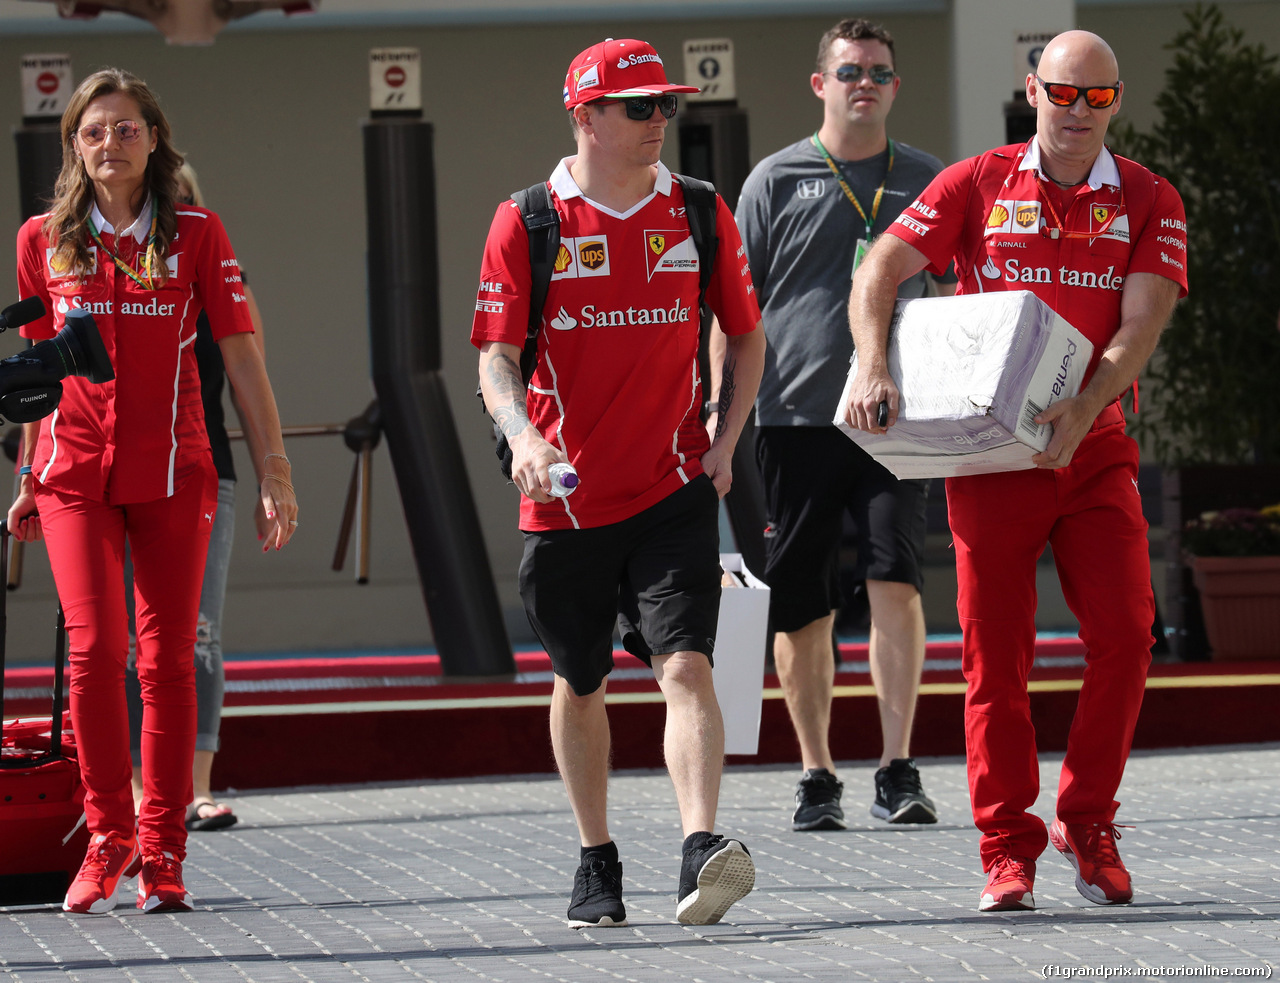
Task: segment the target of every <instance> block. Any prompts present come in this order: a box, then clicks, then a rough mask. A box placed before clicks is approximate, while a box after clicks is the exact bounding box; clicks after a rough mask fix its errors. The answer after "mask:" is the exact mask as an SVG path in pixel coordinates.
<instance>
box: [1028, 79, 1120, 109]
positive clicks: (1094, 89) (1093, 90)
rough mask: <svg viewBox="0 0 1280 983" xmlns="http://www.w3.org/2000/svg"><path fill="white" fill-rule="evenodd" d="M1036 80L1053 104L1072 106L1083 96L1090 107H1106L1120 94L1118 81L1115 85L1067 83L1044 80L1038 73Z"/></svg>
mask: <svg viewBox="0 0 1280 983" xmlns="http://www.w3.org/2000/svg"><path fill="white" fill-rule="evenodd" d="M1036 81H1037V82H1039V83H1040V87H1041V88H1042V89H1044V94H1045V97H1046V98H1047V99H1048V100H1049V101H1050V102H1051V103H1053V104H1054V105H1055V106H1074V105H1075V104H1076V100H1077V99H1079V98H1080V97H1081V96H1084V101H1085V104H1086V105H1087V106H1088V107H1089V108H1090V109H1106V108H1107V107H1108V106H1110V105H1112V103H1114V102H1115V101H1116V99H1117V98H1118V97H1119V95H1120V83H1118V82H1117V83H1116V84H1115V85H1090V86H1082V85H1067V83H1066V82H1046V81H1045V80H1044V79H1042V78H1041V77H1040V76H1039V75H1037V76H1036Z"/></svg>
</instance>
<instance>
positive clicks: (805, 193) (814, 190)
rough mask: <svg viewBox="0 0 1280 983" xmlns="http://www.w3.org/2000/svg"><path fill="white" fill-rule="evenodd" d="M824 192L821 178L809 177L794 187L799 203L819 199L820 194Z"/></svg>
mask: <svg viewBox="0 0 1280 983" xmlns="http://www.w3.org/2000/svg"><path fill="white" fill-rule="evenodd" d="M824 190H825V188H824V186H823V184H822V178H817V177H811V178H805V179H804V180H803V181H801V182H800V183H799V184H797V185H796V197H797V198H799V199H800V200H801V201H807V200H810V199H813V198H821V197H822V192H823V191H824Z"/></svg>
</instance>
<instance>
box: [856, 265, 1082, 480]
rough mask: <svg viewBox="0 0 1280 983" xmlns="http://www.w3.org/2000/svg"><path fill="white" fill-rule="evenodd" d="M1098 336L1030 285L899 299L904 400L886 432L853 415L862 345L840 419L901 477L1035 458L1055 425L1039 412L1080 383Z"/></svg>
mask: <svg viewBox="0 0 1280 983" xmlns="http://www.w3.org/2000/svg"><path fill="white" fill-rule="evenodd" d="M1092 356H1093V345H1092V343H1091V342H1090V341H1089V340H1088V339H1087V338H1086V337H1085V336H1084V335H1082V334H1081V333H1080V332H1079V331H1077V330H1076V329H1075V328H1073V327H1072V326H1071V325H1070V324H1068V323H1067V322H1066V321H1065V320H1063V319H1062V318H1061V317H1060V316H1059V315H1058V314H1056V313H1055V312H1054V311H1053V309H1052V308H1050V307H1049V306H1048V305H1047V304H1045V303H1044V302H1043V301H1041V300H1040V299H1039V298H1037V297H1036V296H1035V295H1034V294H1032V293H1031V292H1029V291H1026V290H1011V291H999V292H995V293H986V294H973V295H970V296H966V297H929V298H924V299H922V300H909V301H899V302H898V306H897V309H896V310H895V312H894V316H893V322H892V323H891V325H890V328H889V374H890V375H891V376H893V380H894V382H896V383H897V385H898V390H899V392H900V393H901V394H902V402H901V405H900V407H899V410H898V422H897V423H896V424H895V425H894V426H893V427H891V428H890V429H889V432H888V433H886V434H871V433H866V432H865V431H862V430H855V429H853V427H851V426H850V425H849V420H848V416H847V407H848V403H849V391H850V389H851V388H852V386H853V378H854V375H855V374H856V372H857V370H858V356H857V353H856V352H855V353H854V356H853V359H852V360H851V368H850V370H849V378H848V380H847V381H846V383H845V387H844V392H843V393H842V394H841V396H840V404H839V405H838V406H837V407H836V415H835V420H834V421H833V422H834V423H835V424H836V426H838V427H839V428H840V429H841V430H843V431H844V432H845V433H846V434H848V435H849V437H850V438H851V439H852V440H853V441H854V442H855V443H856V444H858V445H859V446H861V447H862V448H863V449H864V450H866V451H867V452H868V453H869V454H870V455H871V456H872V457H874V458H875V459H876V460H877V461H879V462H880V463H881V464H883V465H884V466H885V467H886V468H888V469H889V470H890V471H892V472H893V473H894V474H895V475H897V476H898V477H899V478H942V477H949V476H952V475H960V474H986V473H988V472H992V471H1019V470H1023V469H1025V468H1032V467H1035V465H1034V464H1032V463H1031V457H1032V455H1034V454H1036V453H1038V452H1039V451H1042V450H1044V449H1045V447H1047V446H1048V444H1049V439H1050V437H1051V436H1052V433H1053V428H1052V427H1050V426H1048V425H1040V424H1036V423H1035V422H1034V417H1035V416H1036V414H1038V413H1039V412H1040V411H1041V410H1043V409H1044V408H1045V407H1047V406H1049V404H1051V403H1054V402H1056V401H1057V400H1059V399H1064V398H1066V397H1069V396H1074V395H1076V394H1077V393H1078V392H1079V391H1080V382H1081V380H1082V379H1083V377H1084V371H1085V368H1086V367H1087V366H1088V364H1089V360H1090V358H1092Z"/></svg>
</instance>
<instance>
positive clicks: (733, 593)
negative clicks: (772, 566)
mask: <svg viewBox="0 0 1280 983" xmlns="http://www.w3.org/2000/svg"><path fill="white" fill-rule="evenodd" d="M720 566H721V568H722V569H723V570H724V571H725V572H726V573H727V574H729V575H730V576H731V577H732V578H733V580H734V582H735V586H732V587H724V588H723V589H722V590H721V591H720V620H719V622H718V623H717V625H716V651H715V660H714V661H715V666H714V668H713V669H712V671H711V673H712V679H713V681H714V683H715V688H716V700H717V701H718V702H719V704H720V715H721V716H722V717H724V753H725V754H755V753H756V752H757V751H758V750H759V747H760V707H761V703H762V701H763V699H764V645H765V633H766V632H767V631H768V623H769V587H768V585H767V584H765V583H764V582H763V581H761V580H757V579H756V577H755V576H754V575H753V574H752V573H751V571H750V570H748V569H747V568H746V567H745V566H744V565H743V563H742V556H741V555H740V554H738V553H721V554H720Z"/></svg>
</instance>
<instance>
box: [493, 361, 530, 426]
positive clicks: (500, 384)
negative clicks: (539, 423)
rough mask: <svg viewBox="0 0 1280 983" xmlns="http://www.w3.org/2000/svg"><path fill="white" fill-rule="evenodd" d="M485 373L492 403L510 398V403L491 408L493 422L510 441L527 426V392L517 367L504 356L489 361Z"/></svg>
mask: <svg viewBox="0 0 1280 983" xmlns="http://www.w3.org/2000/svg"><path fill="white" fill-rule="evenodd" d="M487 371H488V374H489V387H490V392H491V393H492V396H493V399H494V401H495V402H496V401H497V400H499V399H502V397H504V396H509V397H510V398H511V401H510V402H504V403H500V404H499V405H497V406H495V407H494V408H493V420H494V422H495V423H496V424H497V425H498V427H499V429H501V430H502V432H503V433H504V434H505V435H506V437H507V439H508V440H510V439H512V438H513V437H516V436H518V435H519V434H520V433H521V431H523V430H524V428H525V427H527V426H528V425H529V409H528V407H527V406H526V404H525V398H526V394H527V393H528V390H527V389H526V388H525V384H524V381H523V380H522V379H521V378H520V368H519V366H517V365H516V363H515V362H513V361H511V359H510V358H508V357H507V356H506V355H497V356H495V357H494V358H492V359H490V360H489V365H488V370H487Z"/></svg>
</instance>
